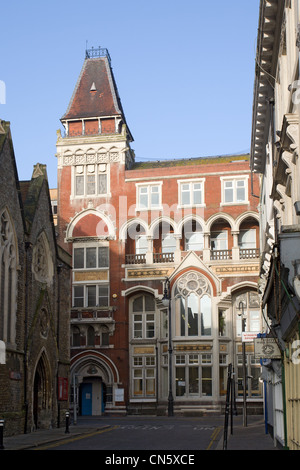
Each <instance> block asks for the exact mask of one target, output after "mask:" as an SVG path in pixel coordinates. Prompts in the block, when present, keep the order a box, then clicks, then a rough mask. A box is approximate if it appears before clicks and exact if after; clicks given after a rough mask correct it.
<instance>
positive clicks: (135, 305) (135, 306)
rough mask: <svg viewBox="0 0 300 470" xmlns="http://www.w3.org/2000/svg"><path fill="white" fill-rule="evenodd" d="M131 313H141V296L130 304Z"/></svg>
mask: <svg viewBox="0 0 300 470" xmlns="http://www.w3.org/2000/svg"><path fill="white" fill-rule="evenodd" d="M132 311H133V312H142V311H143V296H140V297H137V298H136V299H134V301H133V304H132Z"/></svg>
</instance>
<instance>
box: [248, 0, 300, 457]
mask: <svg viewBox="0 0 300 470" xmlns="http://www.w3.org/2000/svg"><path fill="white" fill-rule="evenodd" d="M299 15H300V3H299V1H298V0H290V1H283V0H270V1H268V2H264V1H261V2H260V16H259V34H258V41H257V56H256V64H257V66H256V78H255V88H254V103H253V124H252V143H251V170H253V171H254V172H256V173H257V174H260V175H261V182H262V183H261V199H260V206H261V211H260V226H261V229H260V246H261V253H262V260H261V270H260V280H259V288H260V295H261V299H262V308H263V313H264V317H265V318H266V319H267V322H268V336H269V337H271V338H272V339H275V340H276V343H277V346H278V351H279V355H277V356H276V357H274V358H273V359H269V360H268V361H265V363H264V378H265V383H266V386H267V394H266V395H267V401H266V403H267V411H268V424H269V426H270V428H271V429H272V430H273V434H274V439H276V441H277V442H279V443H280V444H282V445H284V446H286V447H288V448H289V449H290V450H299V449H300V426H299V416H300V374H299V367H300V366H299V351H300V349H299V344H300V343H299V339H300V337H299V331H300V330H299V325H300V323H299V312H300V303H299V299H300V289H299V273H300V271H299V264H300V261H299V252H300V224H299V222H300V219H299V216H300V210H299V209H300V208H299V201H300V183H299V181H300V179H299V178H300V165H299V111H300V109H299V83H300V82H299V78H300V77H299V46H300V42H299V33H300V28H299V23H300V16H299Z"/></svg>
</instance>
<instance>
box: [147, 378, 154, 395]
mask: <svg viewBox="0 0 300 470" xmlns="http://www.w3.org/2000/svg"><path fill="white" fill-rule="evenodd" d="M146 395H147V396H154V395H155V379H146Z"/></svg>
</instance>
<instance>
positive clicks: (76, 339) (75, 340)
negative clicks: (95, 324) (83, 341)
mask: <svg viewBox="0 0 300 470" xmlns="http://www.w3.org/2000/svg"><path fill="white" fill-rule="evenodd" d="M72 346H73V348H74V347H78V346H80V329H79V328H78V326H73V327H72Z"/></svg>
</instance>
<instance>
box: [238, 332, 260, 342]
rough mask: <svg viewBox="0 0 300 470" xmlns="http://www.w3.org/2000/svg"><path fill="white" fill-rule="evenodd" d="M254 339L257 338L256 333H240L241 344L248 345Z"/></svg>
mask: <svg viewBox="0 0 300 470" xmlns="http://www.w3.org/2000/svg"><path fill="white" fill-rule="evenodd" d="M255 338H257V333H253V332H251V331H243V332H242V342H243V343H250V342H251V341H253V340H254V339H255Z"/></svg>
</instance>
